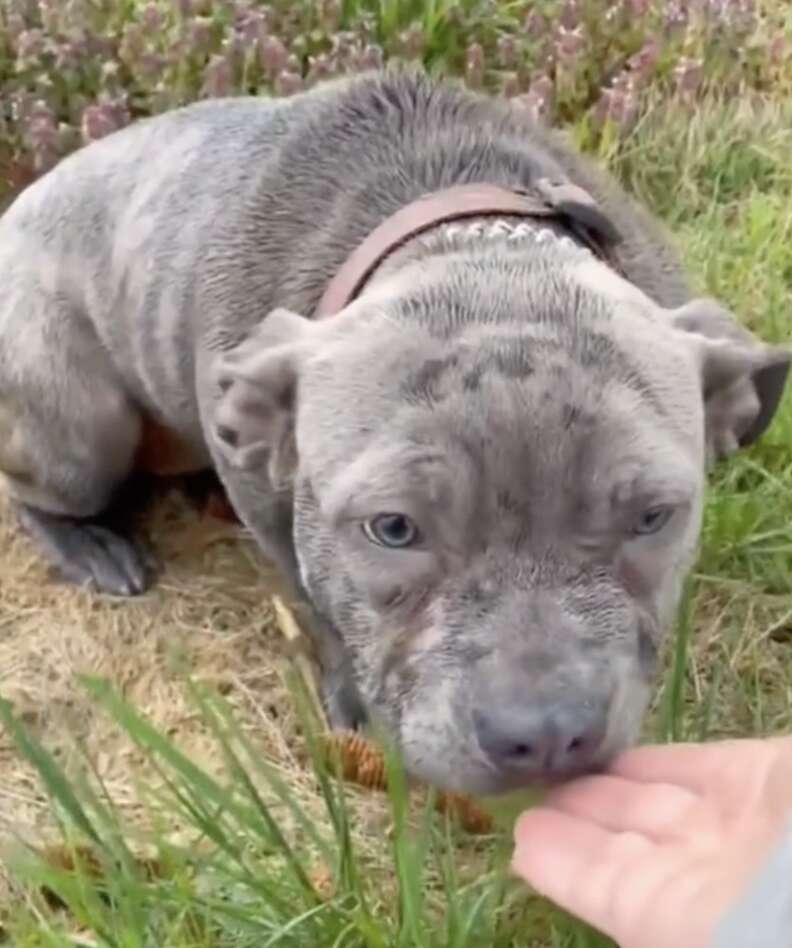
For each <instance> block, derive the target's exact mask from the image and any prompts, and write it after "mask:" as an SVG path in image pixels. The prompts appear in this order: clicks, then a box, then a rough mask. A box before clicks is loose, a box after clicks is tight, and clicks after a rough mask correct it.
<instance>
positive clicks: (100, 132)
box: [80, 103, 119, 144]
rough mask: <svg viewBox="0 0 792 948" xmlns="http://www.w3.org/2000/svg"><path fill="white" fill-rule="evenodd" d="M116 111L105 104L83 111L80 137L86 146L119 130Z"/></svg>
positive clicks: (98, 104) (87, 107)
mask: <svg viewBox="0 0 792 948" xmlns="http://www.w3.org/2000/svg"><path fill="white" fill-rule="evenodd" d="M118 127H119V126H118V123H117V120H116V115H115V111H114V109H113V108H112V107H111V106H109V105H107V104H103V103H94V104H93V105H88V106H86V107H85V108H84V109H83V112H82V118H81V120H80V136H81V137H82V140H83V142H84V143H85V144H88V142H93V141H96V140H97V139H99V138H104V137H105V135H109V134H110V133H111V132H114V131H116V129H117V128H118Z"/></svg>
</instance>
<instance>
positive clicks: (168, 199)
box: [0, 67, 790, 794]
mask: <svg viewBox="0 0 792 948" xmlns="http://www.w3.org/2000/svg"><path fill="white" fill-rule="evenodd" d="M0 274H2V287H3V289H2V291H0V471H2V473H3V476H4V481H5V482H6V486H7V491H8V494H9V496H10V498H11V503H12V506H13V507H14V508H15V510H16V513H17V515H18V518H19V521H20V524H21V525H22V527H24V528H25V529H26V530H27V531H28V533H29V534H30V535H31V537H32V538H33V539H34V541H35V542H36V543H37V544H38V547H39V548H40V549H41V551H42V554H43V555H44V556H45V557H47V559H48V560H49V561H50V562H52V563H53V564H55V565H56V566H57V567H58V568H59V569H60V570H61V572H62V573H63V575H64V576H65V577H66V578H67V579H69V580H70V581H72V582H76V583H81V584H89V585H91V586H93V587H94V588H95V589H97V590H99V591H102V592H107V593H113V594H118V595H134V594H138V593H141V592H143V591H144V590H145V589H146V587H147V585H148V584H149V583H150V582H151V581H152V578H153V576H152V571H151V569H150V564H149V558H148V557H147V554H146V552H145V550H144V549H142V548H141V544H140V543H139V541H138V540H137V539H136V537H135V536H133V535H129V534H127V535H125V534H124V533H123V532H119V530H118V529H116V528H114V527H113V526H112V525H111V520H110V519H109V516H110V512H111V511H112V510H113V507H114V504H115V503H116V502H117V498H118V497H119V496H120V493H119V492H121V491H122V489H123V487H124V485H125V484H127V483H129V479H130V477H132V476H134V473H135V472H136V471H141V470H148V471H155V472H156V473H165V472H176V473H182V472H188V471H198V470H204V469H206V470H212V471H214V472H216V476H217V477H218V479H219V481H220V483H221V484H222V487H223V489H224V491H225V493H226V495H227V497H228V499H229V501H230V503H231V505H232V507H233V509H234V511H235V513H236V515H237V516H238V518H239V520H240V521H241V522H242V523H243V524H244V525H245V526H246V527H247V528H248V530H249V531H250V532H251V534H252V535H253V537H254V538H255V541H256V543H257V545H258V547H260V550H261V552H262V554H263V555H264V556H266V557H268V558H269V559H270V560H272V561H273V562H274V563H275V564H276V565H277V566H278V567H279V570H280V572H281V575H282V576H283V577H284V582H285V583H286V584H287V587H288V589H289V590H290V591H291V594H292V595H293V599H294V601H295V602H296V603H298V604H299V605H300V608H301V610H302V612H301V617H302V619H303V621H304V622H305V624H306V627H307V629H308V630H309V633H310V636H311V638H312V641H313V642H314V644H315V648H316V653H317V657H318V661H319V664H320V667H321V669H322V680H323V697H324V700H325V703H326V706H327V711H328V714H329V716H330V720H331V723H332V724H333V726H335V727H359V726H362V725H364V724H366V723H368V724H370V725H372V726H373V725H377V726H379V727H381V728H382V730H383V733H385V734H386V735H387V736H388V737H390V738H392V739H393V741H394V742H395V744H396V745H397V746H398V748H399V751H400V753H401V755H402V758H403V760H404V765H405V768H406V769H407V771H408V773H410V774H411V775H413V776H414V777H416V778H419V779H422V780H425V781H428V782H430V783H432V784H434V785H436V786H438V787H443V788H447V789H450V790H456V791H461V792H469V793H477V794H499V793H503V792H506V791H510V790H513V789H516V788H520V787H524V786H527V785H530V784H537V783H546V782H557V781H562V780H565V779H568V778H570V777H571V776H575V775H578V774H582V773H587V772H591V771H594V770H596V769H599V768H601V767H602V766H604V765H605V764H606V763H607V761H608V760H610V759H611V758H612V756H613V755H614V754H616V753H618V752H619V751H621V750H622V749H624V748H626V747H627V746H629V745H630V744H631V743H633V742H634V741H635V740H636V739H637V736H638V734H639V731H640V727H641V724H642V720H643V717H644V716H645V711H646V708H647V705H648V702H649V700H650V697H651V693H652V687H653V685H652V683H653V680H654V677H655V675H656V672H657V666H658V654H659V650H660V648H661V645H662V642H663V636H664V632H665V630H666V629H667V628H668V627H669V624H670V623H671V622H672V621H673V618H674V615H675V610H676V609H677V607H678V601H679V598H680V594H681V588H682V585H683V583H684V580H685V577H686V575H687V573H688V572H689V570H690V568H691V564H692V561H693V558H694V556H695V551H696V547H697V541H698V536H699V532H700V521H701V512H702V500H703V495H704V491H705V481H706V472H707V468H708V465H709V464H710V463H711V462H712V461H713V460H714V459H717V458H721V457H726V456H729V455H731V454H732V453H733V452H735V451H737V450H739V449H740V448H742V447H743V446H745V445H748V444H750V443H752V442H754V441H755V440H756V439H757V438H758V437H759V436H760V435H761V434H762V433H763V432H764V431H765V430H766V428H767V427H768V425H769V424H770V423H771V421H772V418H773V416H774V414H775V412H776V410H777V406H778V404H779V400H780V398H781V396H782V392H783V389H784V387H785V383H786V379H787V375H788V370H789V364H790V354H789V352H788V351H787V350H785V349H783V348H781V347H778V346H775V345H770V344H768V343H767V342H765V341H762V340H760V339H759V338H757V337H756V336H755V335H754V334H752V333H751V332H749V331H748V330H747V329H745V328H743V327H742V326H741V325H740V324H739V322H738V321H737V319H736V318H735V317H734V316H733V315H732V314H731V313H730V312H729V311H728V310H727V309H726V308H725V307H724V306H723V305H722V304H720V303H719V302H717V301H716V300H713V299H710V298H705V297H697V296H695V294H694V293H693V292H692V291H691V289H690V285H689V283H688V279H687V276H686V274H685V270H684V267H683V265H682V263H681V261H680V259H679V257H678V254H677V253H676V251H675V250H674V249H673V246H672V243H671V241H670V240H669V238H668V237H667V236H666V234H665V232H664V231H663V229H662V227H661V226H660V225H659V224H658V223H657V222H655V221H654V220H653V218H652V217H651V215H650V214H649V212H648V211H646V210H644V209H643V208H641V207H640V206H639V205H638V204H637V203H636V202H635V201H634V200H632V199H631V198H629V197H628V195H627V194H626V193H625V192H624V191H623V190H622V189H621V188H620V187H619V186H618V184H617V183H616V182H615V181H614V180H612V179H611V177H610V176H609V175H608V174H606V173H605V172H604V171H602V170H600V169H599V168H598V167H597V166H596V165H595V164H594V163H593V162H592V161H591V160H589V159H587V158H585V157H584V156H582V155H581V154H578V153H577V152H576V151H575V149H573V148H572V147H571V146H570V145H569V143H568V142H567V140H566V138H565V137H563V135H562V134H561V133H560V132H557V131H551V130H548V129H545V128H543V127H541V126H539V125H537V124H536V123H534V122H532V120H531V119H530V118H529V117H528V116H527V114H526V113H525V112H524V110H521V109H520V107H519V105H517V104H514V103H510V102H507V101H505V100H496V99H494V98H491V97H488V96H486V95H484V94H480V93H476V92H473V91H470V90H467V89H465V88H464V87H463V85H461V84H459V83H456V82H454V81H449V80H441V79H436V78H432V77H430V76H429V75H427V74H426V73H424V72H422V71H421V70H420V69H417V68H408V67H387V68H385V69H383V70H380V71H376V72H372V73H366V74H363V75H360V76H356V77H351V78H344V79H336V80H331V81H328V82H326V83H324V84H321V85H319V86H317V87H316V88H314V89H312V90H310V91H307V92H304V93H300V94H297V95H294V96H292V97H290V98H287V99H279V100H274V99H268V98H264V97H254V96H242V97H230V98H225V99H215V100H207V101H202V102H198V103H195V104H192V105H189V106H187V107H184V108H179V109H176V110H173V111H171V112H168V113H166V114H163V115H159V116H156V117H152V118H148V119H145V120H141V121H138V122H136V123H134V124H133V125H132V126H130V127H128V128H126V129H123V130H121V131H118V132H115V133H113V134H111V135H109V136H107V137H106V138H104V139H102V140H100V141H98V142H94V143H92V144H90V145H87V146H85V147H84V148H82V149H80V150H78V151H77V152H75V153H74V154H72V155H70V156H69V157H67V158H65V159H64V160H62V161H61V162H60V163H59V164H58V165H57V166H56V167H55V168H54V169H53V170H51V171H50V172H49V173H47V174H46V175H44V176H43V177H42V178H41V179H40V180H38V181H37V182H35V183H34V184H32V185H30V186H29V187H28V188H27V189H26V190H25V191H23V192H22V194H21V195H20V196H19V197H18V198H17V199H16V200H15V201H14V202H13V203H12V204H11V206H10V207H9V209H8V210H7V211H6V213H5V214H4V216H3V217H2V219H1V220H0Z"/></svg>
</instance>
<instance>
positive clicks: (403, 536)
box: [363, 513, 418, 549]
mask: <svg viewBox="0 0 792 948" xmlns="http://www.w3.org/2000/svg"><path fill="white" fill-rule="evenodd" d="M363 532H364V533H365V534H366V536H367V537H368V539H369V540H371V542H372V543H376V544H378V545H379V546H386V547H389V548H390V549H403V548H404V547H407V546H412V545H413V544H414V543H415V542H416V541H417V540H418V528H417V527H416V526H415V524H414V523H413V521H412V520H410V518H409V517H407V516H405V515H404V514H398V513H384V514H378V515H377V516H376V517H372V518H371V519H370V520H367V521H366V522H365V523H364V524H363Z"/></svg>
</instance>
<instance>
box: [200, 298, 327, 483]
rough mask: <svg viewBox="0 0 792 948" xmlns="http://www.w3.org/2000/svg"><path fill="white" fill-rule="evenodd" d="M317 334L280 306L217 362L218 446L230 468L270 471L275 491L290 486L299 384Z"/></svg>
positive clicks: (215, 418) (215, 424) (215, 410)
mask: <svg viewBox="0 0 792 948" xmlns="http://www.w3.org/2000/svg"><path fill="white" fill-rule="evenodd" d="M315 334H316V327H315V326H314V324H313V323H312V322H311V321H309V320H308V319H305V318H303V317H302V316H299V315H298V314H297V313H292V312H290V311H289V310H285V309H276V310H274V311H273V312H272V313H270V314H269V315H268V316H267V317H266V318H265V319H264V320H263V321H262V323H261V325H260V326H259V327H258V328H257V329H256V330H254V332H253V333H252V334H251V335H250V336H249V337H248V338H247V339H245V340H244V341H242V342H241V343H240V344H239V345H237V346H236V347H235V348H234V349H232V350H231V351H230V352H227V353H224V354H222V355H220V356H219V357H218V358H217V359H216V361H215V364H214V366H213V370H214V371H213V375H214V377H213V379H212V380H211V384H212V385H213V387H214V392H215V394H214V403H213V405H214V407H213V417H212V419H211V423H212V429H213V431H212V434H213V436H214V443H215V446H216V448H217V449H218V451H219V452H220V454H221V455H222V456H223V458H224V459H225V461H226V462H227V463H228V464H229V465H230V466H231V467H234V468H237V469H238V470H242V471H255V470H256V469H259V468H261V469H263V470H266V472H267V475H268V477H269V481H270V484H271V485H272V486H273V487H274V488H275V489H282V488H284V487H286V486H287V485H288V483H289V480H290V477H291V474H292V472H293V470H294V467H295V465H296V444H295V438H294V415H295V400H296V395H297V383H298V380H299V375H300V369H301V367H302V365H303V364H304V362H305V359H306V358H307V357H308V356H309V355H310V353H311V352H312V351H313V348H314V347H313V346H312V345H311V342H312V339H313V337H314V336H315Z"/></svg>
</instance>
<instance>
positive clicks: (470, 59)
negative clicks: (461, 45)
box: [465, 43, 484, 89]
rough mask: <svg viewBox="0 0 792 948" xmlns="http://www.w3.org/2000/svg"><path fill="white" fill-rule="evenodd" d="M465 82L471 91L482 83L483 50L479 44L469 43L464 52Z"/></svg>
mask: <svg viewBox="0 0 792 948" xmlns="http://www.w3.org/2000/svg"><path fill="white" fill-rule="evenodd" d="M465 80H466V82H467V84H468V85H469V86H470V87H471V88H473V89H478V88H480V87H481V85H482V83H483V82H484V48H483V47H482V45H481V44H480V43H471V44H470V46H468V48H467V50H466V51H465Z"/></svg>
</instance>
